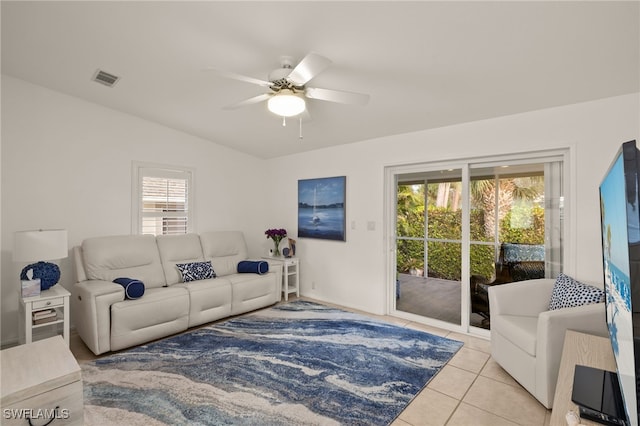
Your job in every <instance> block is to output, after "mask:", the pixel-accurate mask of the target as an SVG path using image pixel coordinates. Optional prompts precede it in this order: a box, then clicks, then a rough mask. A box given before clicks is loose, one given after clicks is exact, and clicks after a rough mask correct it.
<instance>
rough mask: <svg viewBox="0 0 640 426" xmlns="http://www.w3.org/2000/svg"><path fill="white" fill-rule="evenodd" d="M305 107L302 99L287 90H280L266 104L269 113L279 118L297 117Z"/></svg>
mask: <svg viewBox="0 0 640 426" xmlns="http://www.w3.org/2000/svg"><path fill="white" fill-rule="evenodd" d="M305 107H306V104H305V102H304V99H303V98H302V97H301V96H298V95H296V94H295V93H294V92H293V91H291V90H289V89H282V90H281V91H280V92H278V93H276V94H275V95H273V96H272V97H271V98H269V101H268V102H267V108H268V109H269V111H271V112H272V113H274V114H277V115H279V116H281V117H293V116H294V115H298V114H300V113H301V112H303V111H304V109H305Z"/></svg>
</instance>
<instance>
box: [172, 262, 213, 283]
mask: <svg viewBox="0 0 640 426" xmlns="http://www.w3.org/2000/svg"><path fill="white" fill-rule="evenodd" d="M176 267H177V268H178V270H179V271H180V273H181V274H182V282H185V283H187V282H189V281H198V280H209V279H212V278H215V277H216V273H215V271H214V270H213V267H212V266H211V262H210V261H208V260H207V261H206V262H191V263H178V264H177V265H176Z"/></svg>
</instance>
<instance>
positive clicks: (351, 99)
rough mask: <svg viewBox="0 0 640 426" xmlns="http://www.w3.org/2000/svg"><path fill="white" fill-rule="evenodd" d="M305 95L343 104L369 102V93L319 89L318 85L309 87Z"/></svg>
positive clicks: (364, 103)
mask: <svg viewBox="0 0 640 426" xmlns="http://www.w3.org/2000/svg"><path fill="white" fill-rule="evenodd" d="M305 95H306V96H307V98H309V99H319V100H321V101H329V102H338V103H341V104H354V105H366V104H367V103H369V95H364V94H362V93H354V92H344V91H341V90H329V89H318V88H317V87H315V88H314V87H307V89H306V90H305Z"/></svg>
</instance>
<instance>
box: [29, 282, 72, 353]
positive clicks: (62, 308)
mask: <svg viewBox="0 0 640 426" xmlns="http://www.w3.org/2000/svg"><path fill="white" fill-rule="evenodd" d="M70 296H71V293H69V292H68V291H67V290H66V289H65V288H64V287H62V286H61V285H60V284H58V285H54V286H53V287H50V288H49V289H48V290H44V291H41V292H40V295H39V296H33V297H25V298H22V297H20V313H21V315H20V318H21V321H20V326H21V331H22V332H23V333H24V340H25V342H24V343H31V342H32V341H33V330H35V329H38V328H42V327H49V326H52V325H54V324H62V325H63V333H62V335H63V337H64V341H65V342H66V343H67V346H69V297H70ZM44 309H55V310H56V319H55V320H54V321H51V322H46V323H43V324H34V321H33V317H32V315H33V313H34V312H36V311H41V310H44Z"/></svg>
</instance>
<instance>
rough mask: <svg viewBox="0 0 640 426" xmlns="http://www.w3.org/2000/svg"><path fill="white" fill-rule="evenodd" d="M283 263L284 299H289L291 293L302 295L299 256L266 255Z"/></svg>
mask: <svg viewBox="0 0 640 426" xmlns="http://www.w3.org/2000/svg"><path fill="white" fill-rule="evenodd" d="M264 259H269V260H274V261H276V262H279V263H281V264H282V292H283V293H284V300H289V293H294V292H295V293H296V296H298V297H300V262H299V260H298V258H297V257H283V256H279V257H264Z"/></svg>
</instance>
